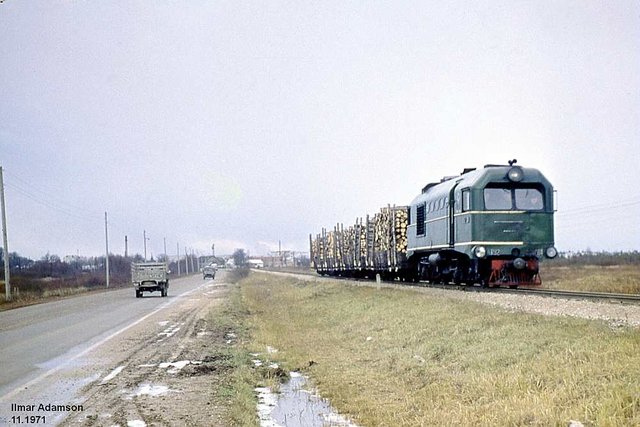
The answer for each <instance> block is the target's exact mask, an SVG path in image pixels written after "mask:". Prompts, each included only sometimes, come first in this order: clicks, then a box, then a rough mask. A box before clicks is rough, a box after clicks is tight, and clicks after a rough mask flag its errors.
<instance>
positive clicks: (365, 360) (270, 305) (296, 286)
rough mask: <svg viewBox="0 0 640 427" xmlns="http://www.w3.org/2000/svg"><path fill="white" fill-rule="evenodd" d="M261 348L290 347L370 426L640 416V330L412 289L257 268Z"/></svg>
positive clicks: (295, 363)
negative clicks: (512, 310)
mask: <svg viewBox="0 0 640 427" xmlns="http://www.w3.org/2000/svg"><path fill="white" fill-rule="evenodd" d="M241 284H242V297H243V299H242V301H243V304H244V305H245V306H246V307H247V308H248V309H249V310H250V313H251V317H250V326H251V330H252V334H253V341H252V344H251V345H252V347H253V349H254V351H264V348H265V346H267V345H269V346H272V347H275V348H278V349H279V352H278V353H277V356H278V358H279V359H280V360H281V361H282V362H284V363H285V364H286V365H287V366H289V367H292V368H299V369H303V370H306V371H307V373H309V374H310V375H311V377H312V378H313V380H314V381H315V383H316V385H317V386H318V387H319V389H320V391H321V393H322V395H323V396H325V397H327V398H329V399H330V400H331V402H332V404H333V405H334V406H336V407H337V408H338V409H339V411H340V412H342V413H345V414H350V415H351V416H353V418H354V419H355V420H356V421H357V422H358V423H359V424H361V425H365V426H390V425H394V426H395V425H407V426H415V425H515V426H518V425H538V426H549V425H563V426H566V425H568V423H569V421H570V420H579V421H581V422H583V423H584V424H585V425H598V426H615V425H640V393H639V389H638V384H640V364H638V363H637V361H638V354H640V333H639V332H638V331H637V330H631V329H622V330H616V331H613V330H611V329H610V328H609V327H608V326H607V325H606V324H604V323H600V322H595V321H586V320H579V319H571V318H545V317H543V316H538V315H528V314H514V313H506V312H502V311H499V310H496V309H494V308H490V307H486V306H483V305H480V304H469V303H463V302H460V301H454V300H449V299H446V298H442V297H441V298H435V297H430V296H429V295H426V294H420V293H416V292H413V291H412V290H410V289H408V290H397V289H379V290H377V289H375V288H369V287H357V286H347V285H346V284H345V283H344V282H339V283H338V282H328V281H323V282H306V281H298V280H294V279H283V278H275V277H272V276H267V275H264V274H255V273H254V274H252V275H251V276H250V277H249V278H248V279H246V280H245V281H243V282H241Z"/></svg>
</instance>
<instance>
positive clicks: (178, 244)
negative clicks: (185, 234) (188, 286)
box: [176, 242, 180, 276]
mask: <svg viewBox="0 0 640 427" xmlns="http://www.w3.org/2000/svg"><path fill="white" fill-rule="evenodd" d="M176 253H177V254H178V276H179V275H180V243H179V242H176Z"/></svg>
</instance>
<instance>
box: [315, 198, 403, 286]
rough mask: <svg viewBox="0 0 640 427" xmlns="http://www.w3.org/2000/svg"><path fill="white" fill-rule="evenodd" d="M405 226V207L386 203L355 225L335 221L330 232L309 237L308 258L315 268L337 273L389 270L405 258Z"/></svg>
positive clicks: (358, 220) (398, 265)
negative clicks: (309, 257)
mask: <svg viewBox="0 0 640 427" xmlns="http://www.w3.org/2000/svg"><path fill="white" fill-rule="evenodd" d="M408 226H409V213H408V207H407V206H390V205H388V206H387V207H384V208H381V209H380V212H378V213H376V214H375V215H374V216H373V217H370V216H367V217H366V220H363V219H362V218H359V219H356V221H355V224H354V225H351V226H347V227H346V228H345V227H344V225H343V224H336V225H335V226H334V227H333V230H332V231H327V230H326V229H323V230H322V233H321V234H318V235H316V237H315V238H313V237H312V236H309V244H310V252H311V261H312V262H313V265H314V267H315V268H316V270H318V271H325V272H328V273H336V274H342V273H343V272H348V271H363V270H380V271H383V270H388V271H392V270H393V269H397V268H398V267H400V266H401V264H402V263H403V262H405V261H406V253H407V227H408Z"/></svg>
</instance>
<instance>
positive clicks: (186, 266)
mask: <svg viewBox="0 0 640 427" xmlns="http://www.w3.org/2000/svg"><path fill="white" fill-rule="evenodd" d="M184 268H185V269H186V270H187V275H189V255H188V254H187V248H184Z"/></svg>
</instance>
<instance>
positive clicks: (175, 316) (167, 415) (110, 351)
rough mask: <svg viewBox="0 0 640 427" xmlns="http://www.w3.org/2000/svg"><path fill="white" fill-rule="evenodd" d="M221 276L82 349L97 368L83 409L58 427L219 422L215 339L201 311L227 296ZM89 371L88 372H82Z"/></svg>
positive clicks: (217, 337)
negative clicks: (90, 351)
mask: <svg viewBox="0 0 640 427" xmlns="http://www.w3.org/2000/svg"><path fill="white" fill-rule="evenodd" d="M226 292H227V285H226V284H224V283H221V282H220V281H219V280H216V281H215V282H211V284H208V285H206V286H204V287H203V288H202V290H199V291H198V292H194V293H193V294H191V295H189V296H188V297H185V298H184V301H182V302H180V303H179V304H174V305H173V306H171V307H169V308H167V309H166V310H163V311H161V312H159V313H157V314H154V315H153V316H151V317H150V318H148V319H146V320H145V321H144V322H141V323H140V324H138V325H136V326H134V327H132V328H130V329H129V330H127V331H126V333H123V334H121V335H120V336H118V337H117V338H115V339H112V340H110V341H109V342H107V343H105V344H104V345H102V346H101V347H100V348H99V349H97V350H96V351H95V353H94V354H90V355H88V359H90V363H89V364H87V366H85V367H84V368H79V369H85V370H86V369H94V370H95V369H96V368H99V369H100V371H101V374H100V376H99V378H97V379H95V380H94V381H93V382H91V383H90V384H89V385H87V386H85V387H84V388H83V389H82V390H81V396H80V397H81V401H82V406H83V410H82V411H77V412H73V413H70V414H69V415H68V416H67V418H66V419H65V420H64V421H63V422H62V423H61V425H63V426H79V425H81V426H122V427H124V426H176V425H184V426H203V425H207V426H216V425H221V426H222V425H224V423H223V421H222V419H221V408H220V406H219V405H218V404H217V402H216V400H215V399H214V391H215V388H216V384H217V382H218V379H219V375H220V373H219V370H218V368H217V367H218V366H219V364H218V362H219V360H218V356H217V355H216V354H215V353H212V348H215V347H216V346H215V344H216V341H222V342H221V343H218V344H221V345H222V344H224V340H225V337H224V336H223V335H222V334H220V333H216V331H214V330H213V329H212V328H213V326H212V325H210V324H208V322H207V314H208V313H209V312H210V311H211V310H212V309H215V307H216V305H219V303H220V301H221V300H222V299H223V298H224V297H225V295H226ZM87 374H88V373H87Z"/></svg>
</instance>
